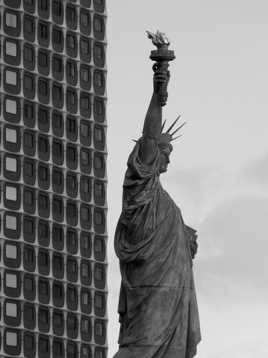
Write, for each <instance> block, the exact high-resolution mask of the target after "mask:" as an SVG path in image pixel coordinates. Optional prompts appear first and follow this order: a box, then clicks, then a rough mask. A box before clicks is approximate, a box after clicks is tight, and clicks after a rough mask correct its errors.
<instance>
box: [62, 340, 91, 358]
mask: <svg viewBox="0 0 268 358" xmlns="http://www.w3.org/2000/svg"><path fill="white" fill-rule="evenodd" d="M66 351H67V358H78V347H77V343H76V342H74V341H68V342H67V346H66ZM87 358H90V356H89V355H88V356H87Z"/></svg>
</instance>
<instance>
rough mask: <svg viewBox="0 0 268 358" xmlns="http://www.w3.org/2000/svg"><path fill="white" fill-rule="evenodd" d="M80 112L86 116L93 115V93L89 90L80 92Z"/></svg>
mask: <svg viewBox="0 0 268 358" xmlns="http://www.w3.org/2000/svg"><path fill="white" fill-rule="evenodd" d="M80 114H81V116H83V117H85V118H90V116H91V95H90V94H89V93H87V92H80Z"/></svg>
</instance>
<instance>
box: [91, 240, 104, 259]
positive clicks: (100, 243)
mask: <svg viewBox="0 0 268 358" xmlns="http://www.w3.org/2000/svg"><path fill="white" fill-rule="evenodd" d="M105 257H106V245H105V240H104V238H103V237H102V236H99V235H96V236H95V238H94V258H95V260H97V261H104V260H105Z"/></svg>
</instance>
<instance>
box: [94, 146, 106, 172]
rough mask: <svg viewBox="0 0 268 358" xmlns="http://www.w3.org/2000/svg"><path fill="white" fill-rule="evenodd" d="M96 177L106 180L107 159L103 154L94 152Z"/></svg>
mask: <svg viewBox="0 0 268 358" xmlns="http://www.w3.org/2000/svg"><path fill="white" fill-rule="evenodd" d="M93 163H94V167H93V168H94V175H95V176H96V177H98V178H104V177H105V172H106V166H105V157H104V155H103V154H102V153H99V152H94V159H93Z"/></svg>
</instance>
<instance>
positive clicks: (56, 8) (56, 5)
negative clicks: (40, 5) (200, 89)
mask: <svg viewBox="0 0 268 358" xmlns="http://www.w3.org/2000/svg"><path fill="white" fill-rule="evenodd" d="M63 14H64V9H63V1H62V0H53V2H52V19H53V21H54V22H56V23H57V24H60V25H61V24H62V22H63Z"/></svg>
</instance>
